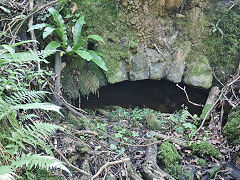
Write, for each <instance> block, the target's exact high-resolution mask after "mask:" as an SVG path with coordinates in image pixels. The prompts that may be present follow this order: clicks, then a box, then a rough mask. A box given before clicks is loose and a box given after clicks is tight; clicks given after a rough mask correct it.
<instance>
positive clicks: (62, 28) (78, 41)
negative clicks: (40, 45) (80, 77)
mask: <svg viewBox="0 0 240 180" xmlns="http://www.w3.org/2000/svg"><path fill="white" fill-rule="evenodd" d="M48 11H49V12H50V14H51V15H52V16H53V19H54V21H55V23H56V24H57V28H54V27H52V26H51V25H49V24H45V23H43V24H37V25H34V26H33V27H32V28H31V29H42V28H43V27H45V29H44V32H43V38H45V37H47V36H48V35H50V34H51V33H52V32H54V31H56V32H57V35H58V37H59V38H60V39H61V47H62V50H63V51H64V52H65V53H66V54H68V55H74V54H77V55H78V56H80V57H81V58H82V59H85V60H87V61H91V60H92V61H93V62H94V63H96V64H97V65H98V66H99V67H100V68H101V69H103V70H104V71H107V68H106V66H105V63H104V61H103V60H102V58H101V56H100V55H99V54H98V53H96V52H95V51H92V50H88V49H87V48H85V46H86V43H87V42H88V40H89V39H92V40H95V41H98V42H102V43H104V41H103V39H102V38H101V37H100V36H98V35H89V36H87V37H83V36H82V35H81V32H82V26H83V25H84V24H85V21H84V16H81V17H80V18H79V19H78V20H77V22H76V24H75V25H74V31H73V46H72V47H71V46H70V43H69V42H68V37H67V27H66V25H65V24H64V23H65V22H64V19H63V17H62V16H61V14H59V12H58V11H57V10H55V9H54V8H50V9H48ZM31 29H29V30H31ZM51 43H54V44H57V43H56V42H55V41H54V42H50V44H51ZM51 47H52V48H53V49H51V50H56V46H48V49H50V48H51Z"/></svg>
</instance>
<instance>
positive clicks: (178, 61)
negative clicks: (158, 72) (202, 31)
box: [167, 41, 191, 83]
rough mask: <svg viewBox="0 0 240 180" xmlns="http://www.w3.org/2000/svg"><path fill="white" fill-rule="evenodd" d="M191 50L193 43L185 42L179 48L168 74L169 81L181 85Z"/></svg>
mask: <svg viewBox="0 0 240 180" xmlns="http://www.w3.org/2000/svg"><path fill="white" fill-rule="evenodd" d="M190 50H191V42H189V41H186V42H183V43H182V45H181V46H180V47H179V48H178V51H177V53H176V56H175V58H174V60H173V63H172V65H171V67H170V69H169V71H168V73H167V79H168V80H169V81H172V82H174V83H180V82H181V81H182V76H183V73H184V68H185V59H186V57H187V55H188V54H189V52H190Z"/></svg>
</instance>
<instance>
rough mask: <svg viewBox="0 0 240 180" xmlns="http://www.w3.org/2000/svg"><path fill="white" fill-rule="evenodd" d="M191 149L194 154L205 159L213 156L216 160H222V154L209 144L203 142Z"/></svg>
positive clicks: (194, 144) (193, 145)
mask: <svg viewBox="0 0 240 180" xmlns="http://www.w3.org/2000/svg"><path fill="white" fill-rule="evenodd" d="M190 148H191V149H192V151H193V153H195V154H197V155H199V156H201V157H205V156H212V157H214V158H220V156H221V153H220V152H219V151H218V150H217V149H216V148H215V147H214V146H213V145H211V144H210V143H209V142H207V141H202V142H200V143H197V142H195V143H193V144H192V145H191V146H190Z"/></svg>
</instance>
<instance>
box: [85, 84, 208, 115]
mask: <svg viewBox="0 0 240 180" xmlns="http://www.w3.org/2000/svg"><path fill="white" fill-rule="evenodd" d="M179 85H180V86H181V87H184V86H186V85H183V84H179ZM186 91H187V94H188V96H189V99H190V100H191V101H192V102H195V103H198V104H203V105H204V104H205V102H206V100H207V97H208V93H209V91H208V90H202V89H198V88H193V87H190V86H186ZM110 105H114V106H121V107H125V108H135V107H139V108H150V109H153V110H157V111H160V112H162V113H174V112H175V111H176V110H180V109H182V108H183V106H185V107H188V110H189V112H190V113H192V114H197V115H200V114H201V111H202V107H199V106H195V105H192V104H191V103H189V102H188V100H187V98H186V95H185V93H184V92H183V91H182V90H181V89H179V88H178V87H176V84H174V83H172V82H169V81H166V80H161V81H157V80H142V81H124V82H120V83H116V84H111V85H107V86H104V87H102V88H100V90H99V93H98V94H90V95H89V96H88V97H81V108H83V109H85V108H89V109H93V110H96V109H98V108H103V107H104V106H110Z"/></svg>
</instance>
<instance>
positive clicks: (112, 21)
mask: <svg viewBox="0 0 240 180" xmlns="http://www.w3.org/2000/svg"><path fill="white" fill-rule="evenodd" d="M76 3H77V6H78V10H77V11H76V12H75V13H74V14H72V13H71V8H70V7H69V6H67V7H66V8H64V12H63V14H65V16H64V18H67V19H68V22H67V23H68V24H67V26H68V27H72V26H73V25H74V23H75V22H76V21H77V19H78V18H79V17H81V16H84V17H85V20H86V22H88V23H87V25H86V26H84V27H83V29H84V31H82V34H83V35H84V36H88V34H98V35H100V36H101V37H102V38H103V39H104V41H105V43H100V44H96V43H95V42H94V41H92V40H91V41H89V42H90V44H92V45H93V49H94V50H96V51H97V52H100V53H101V54H102V55H103V57H104V62H105V64H106V67H107V69H108V71H104V73H101V74H99V75H98V76H96V77H97V78H99V82H100V83H99V84H100V86H101V84H102V83H101V82H106V80H105V76H106V77H107V81H108V82H109V83H115V82H117V81H118V79H119V78H120V77H121V71H120V70H119V68H120V65H121V63H120V62H121V61H128V60H129V57H131V56H132V55H133V54H134V53H135V52H136V48H137V46H138V36H137V35H136V34H137V33H136V32H135V31H134V30H133V28H132V27H130V26H128V24H127V23H126V21H125V19H126V17H125V16H124V15H123V12H122V11H121V8H119V3H118V2H117V1H115V0H96V1H89V0H82V1H76ZM68 29H69V32H68V33H69V34H70V33H71V31H70V30H71V28H68ZM75 65H76V62H70V66H72V69H74V70H75V71H76V72H77V71H79V68H77V67H75ZM78 67H79V66H78ZM68 73H69V72H68V71H65V72H64V74H65V76H67V74H68ZM91 73H92V74H94V72H92V71H91ZM75 76H76V79H81V78H82V76H83V75H79V74H78V73H76V74H75ZM66 79H69V78H66ZM74 82H75V81H74ZM74 82H73V83H74ZM64 87H65V86H64ZM68 87H71V85H68ZM65 89H68V88H65Z"/></svg>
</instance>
